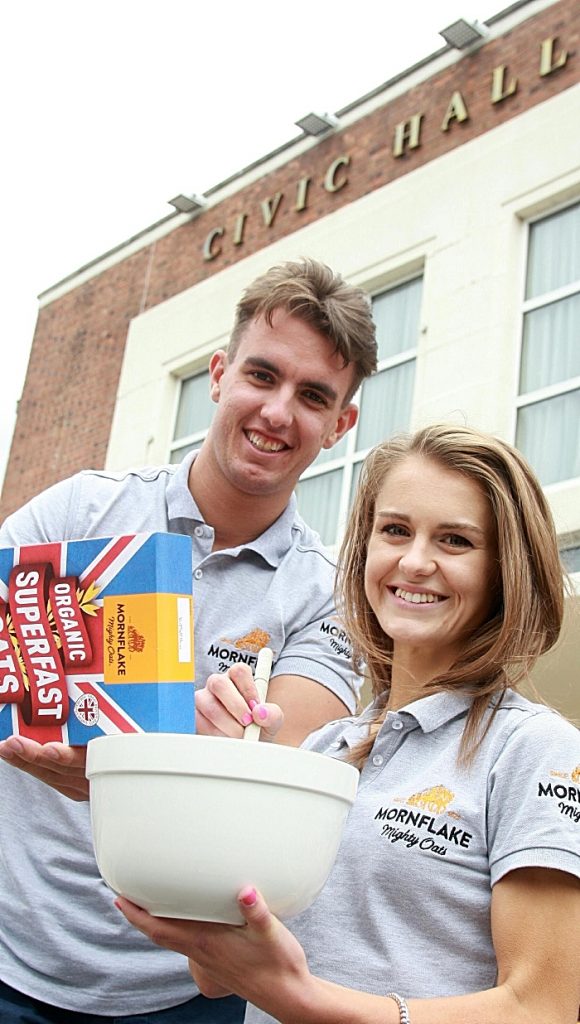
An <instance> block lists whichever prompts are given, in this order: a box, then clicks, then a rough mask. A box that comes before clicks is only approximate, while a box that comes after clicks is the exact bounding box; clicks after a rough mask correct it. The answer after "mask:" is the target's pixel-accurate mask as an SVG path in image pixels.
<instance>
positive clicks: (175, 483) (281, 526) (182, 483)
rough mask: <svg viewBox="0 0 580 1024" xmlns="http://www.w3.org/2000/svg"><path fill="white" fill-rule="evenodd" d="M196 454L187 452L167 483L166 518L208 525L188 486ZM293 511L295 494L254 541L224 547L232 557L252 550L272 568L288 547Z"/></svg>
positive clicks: (280, 559)
mask: <svg viewBox="0 0 580 1024" xmlns="http://www.w3.org/2000/svg"><path fill="white" fill-rule="evenodd" d="M196 457H197V451H193V452H188V454H187V455H186V456H185V458H184V459H182V461H181V462H180V463H179V465H178V467H177V469H176V470H175V473H174V474H173V476H172V477H171V480H170V481H169V483H168V485H167V515H168V518H169V520H170V521H171V520H175V519H191V520H193V521H194V522H198V523H204V524H205V525H206V526H210V527H211V523H205V520H204V518H203V516H202V514H201V512H200V510H199V508H198V506H197V504H196V502H195V501H194V499H193V496H192V494H191V491H190V490H189V486H188V480H189V470H190V468H191V465H192V463H193V461H194V459H195V458H196ZM296 512H297V505H296V496H295V495H294V494H292V496H291V497H290V501H289V502H288V504H287V505H286V508H285V509H284V511H283V512H282V514H281V515H280V516H278V518H277V519H276V521H275V522H273V523H272V525H271V526H269V527H268V529H267V530H264V533H261V534H260V536H259V537H256V538H255V540H252V541H249V543H248V544H242V545H240V546H239V547H235V548H227V549H224V550H227V551H228V553H229V554H230V555H233V556H235V555H238V554H240V553H241V552H242V551H255V552H256V554H258V555H260V556H261V557H262V558H263V559H264V560H265V561H266V562H268V563H269V565H272V566H273V567H274V568H276V567H277V566H278V565H279V564H280V562H281V561H282V559H283V557H284V555H285V554H286V552H287V551H288V550H289V548H290V547H291V546H292V528H293V525H294V522H295V520H296ZM221 553H223V552H221Z"/></svg>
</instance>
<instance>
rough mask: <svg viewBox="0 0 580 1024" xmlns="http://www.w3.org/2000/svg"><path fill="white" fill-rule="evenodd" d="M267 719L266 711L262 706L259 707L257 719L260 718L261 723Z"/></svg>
mask: <svg viewBox="0 0 580 1024" xmlns="http://www.w3.org/2000/svg"><path fill="white" fill-rule="evenodd" d="M267 717H268V712H267V711H266V708H265V707H264V706H263V705H260V707H259V708H258V718H261V719H262V721H264V719H265V718H267Z"/></svg>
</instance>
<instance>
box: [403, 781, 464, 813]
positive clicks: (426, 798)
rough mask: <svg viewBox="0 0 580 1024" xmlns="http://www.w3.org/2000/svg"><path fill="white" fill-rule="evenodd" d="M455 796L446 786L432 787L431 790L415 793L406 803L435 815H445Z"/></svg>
mask: <svg viewBox="0 0 580 1024" xmlns="http://www.w3.org/2000/svg"><path fill="white" fill-rule="evenodd" d="M454 796H455V794H454V793H452V792H451V790H450V789H447V788H446V787H445V786H431V788H430V789H423V790H422V791H421V792H420V793H415V794H414V796H410V797H409V799H408V800H407V801H406V803H408V804H409V805H410V806H411V807H423V808H424V809H425V810H426V811H432V813H433V814H443V812H444V811H446V810H447V808H448V806H449V804H450V803H451V801H452V800H453V798H454Z"/></svg>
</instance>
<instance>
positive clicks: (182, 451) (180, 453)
mask: <svg viewBox="0 0 580 1024" xmlns="http://www.w3.org/2000/svg"><path fill="white" fill-rule="evenodd" d="M196 448H201V441H194V442H193V443H192V444H184V445H182V447H181V448H174V449H173V451H171V452H170V453H169V462H170V463H171V464H172V465H175V463H177V462H181V460H182V458H183V457H184V455H187V453H188V452H192V451H194V450H195V449H196Z"/></svg>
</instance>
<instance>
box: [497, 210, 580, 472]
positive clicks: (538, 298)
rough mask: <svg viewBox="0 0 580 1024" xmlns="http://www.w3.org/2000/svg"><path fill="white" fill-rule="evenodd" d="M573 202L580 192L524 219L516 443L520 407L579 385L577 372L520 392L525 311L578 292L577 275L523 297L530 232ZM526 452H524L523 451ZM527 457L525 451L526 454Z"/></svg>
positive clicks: (555, 396)
mask: <svg viewBox="0 0 580 1024" xmlns="http://www.w3.org/2000/svg"><path fill="white" fill-rule="evenodd" d="M575 206H580V196H575V197H574V198H573V199H568V200H567V201H566V202H562V203H559V204H558V205H556V206H554V207H552V208H551V209H549V210H546V209H544V210H542V211H541V212H540V213H537V214H535V215H534V216H532V217H529V218H528V219H527V220H526V222H525V229H526V230H525V238H524V259H523V273H522V282H521V303H520V309H521V314H520V322H519V342H518V346H517V357H516V368H515V369H516V373H515V389H516V393H515V400H514V406H513V409H514V412H513V429H512V440H513V443H514V445H515V443H516V438H517V431H518V421H519V415H520V410H521V409H525V408H527V407H529V406H532V405H536V404H538V403H539V402H543V401H547V400H549V399H551V398H559V397H561V396H563V395H566V394H569V393H570V392H573V391H578V390H579V389H580V375H576V376H574V377H568V378H566V380H563V381H558V382H557V383H556V384H546V385H544V386H542V387H538V388H534V389H533V390H532V391H526V392H524V393H521V392H520V379H521V373H522V361H523V353H524V326H525V319H526V315H527V314H528V313H531V312H533V311H534V310H536V309H543V308H545V307H547V306H549V305H551V304H553V303H555V302H559V301H561V300H563V299H567V298H571V297H572V296H573V295H580V277H579V278H578V279H576V280H574V281H572V282H569V283H568V284H565V285H561V286H560V287H558V288H552V289H551V290H550V291H547V292H543V293H542V294H541V295H535V296H534V297H533V298H530V299H526V282H527V273H528V265H529V259H530V236H531V231H532V228H533V226H534V224H538V223H540V222H541V221H544V220H548V218H550V217H553V216H556V215H557V214H559V213H563V212H564V211H565V210H569V209H572V208H573V207H575ZM523 454H525V453H523ZM526 457H527V455H526ZM579 480H580V477H578V476H575V477H566V478H564V479H562V480H554V481H552V482H551V483H547V484H542V488H543V489H544V490H547V489H550V488H551V489H553V488H557V487H561V486H562V485H563V484H566V485H569V484H570V483H573V482H577V481H579Z"/></svg>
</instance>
